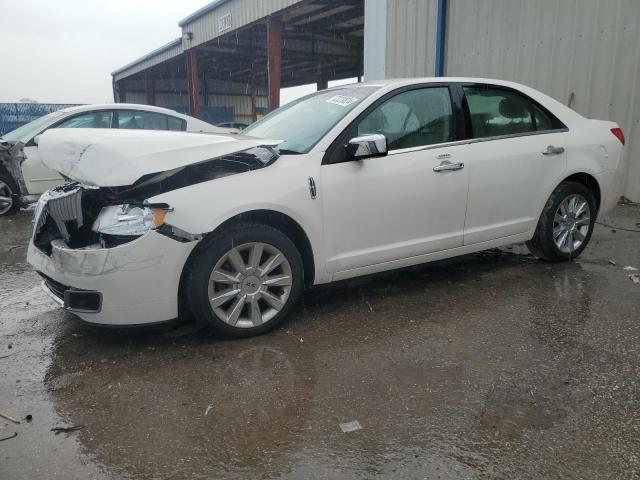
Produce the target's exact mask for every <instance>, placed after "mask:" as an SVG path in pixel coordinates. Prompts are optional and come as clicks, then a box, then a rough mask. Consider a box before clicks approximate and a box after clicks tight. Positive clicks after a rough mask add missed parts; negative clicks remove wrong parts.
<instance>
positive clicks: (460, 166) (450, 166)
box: [433, 162, 464, 172]
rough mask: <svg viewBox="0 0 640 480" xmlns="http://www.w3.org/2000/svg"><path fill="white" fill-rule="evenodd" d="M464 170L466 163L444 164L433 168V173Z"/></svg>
mask: <svg viewBox="0 0 640 480" xmlns="http://www.w3.org/2000/svg"><path fill="white" fill-rule="evenodd" d="M463 168H464V163H449V162H442V163H441V164H440V165H438V166H437V167H433V171H434V172H448V171H455V170H462V169H463Z"/></svg>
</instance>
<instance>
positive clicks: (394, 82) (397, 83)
mask: <svg viewBox="0 0 640 480" xmlns="http://www.w3.org/2000/svg"><path fill="white" fill-rule="evenodd" d="M421 83H486V84H491V85H502V86H505V87H513V88H517V89H522V88H528V87H527V86H526V85H521V84H519V83H515V82H509V81H507V80H499V79H496V78H478V77H415V78H387V79H384V80H369V81H366V82H360V83H351V84H345V85H339V86H335V87H331V88H330V89H329V90H333V89H335V90H339V89H341V88H345V87H349V88H350V87H360V86H362V87H389V88H397V87H404V86H408V85H414V84H421Z"/></svg>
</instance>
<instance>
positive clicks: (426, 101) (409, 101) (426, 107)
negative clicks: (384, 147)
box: [358, 87, 453, 150]
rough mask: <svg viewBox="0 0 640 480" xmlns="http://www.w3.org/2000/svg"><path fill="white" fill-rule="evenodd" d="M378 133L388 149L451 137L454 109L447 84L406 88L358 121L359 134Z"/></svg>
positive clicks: (435, 141) (428, 143) (415, 145)
mask: <svg viewBox="0 0 640 480" xmlns="http://www.w3.org/2000/svg"><path fill="white" fill-rule="evenodd" d="M371 133H381V134H383V135H384V136H385V137H387V142H388V145H389V150H400V149H403V148H411V147H422V146H427V145H434V144H438V143H445V142H450V141H452V140H453V110H452V106H451V97H450V95H449V89H448V88H447V87H429V88H420V89H417V90H409V91H406V92H403V93H400V94H398V95H395V96H394V97H392V98H390V99H389V100H387V101H385V102H384V103H382V104H381V105H379V106H378V107H376V108H375V109H374V110H372V111H371V113H369V114H368V115H367V116H366V117H365V118H364V119H362V120H361V121H360V123H359V124H358V135H366V134H371Z"/></svg>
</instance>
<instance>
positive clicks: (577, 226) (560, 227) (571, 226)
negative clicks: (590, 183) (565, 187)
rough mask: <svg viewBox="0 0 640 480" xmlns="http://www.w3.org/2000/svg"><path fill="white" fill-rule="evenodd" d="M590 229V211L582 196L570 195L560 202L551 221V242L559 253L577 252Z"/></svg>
mask: <svg viewBox="0 0 640 480" xmlns="http://www.w3.org/2000/svg"><path fill="white" fill-rule="evenodd" d="M590 228H591V209H590V208H589V203H588V202H587V200H586V199H585V198H584V197H583V196H582V195H579V194H572V195H569V196H568V197H566V198H565V199H564V200H562V202H560V205H558V209H557V210H556V214H555V216H554V219H553V241H554V243H555V244H556V247H558V249H559V250H560V251H561V252H563V253H568V254H572V253H573V252H575V251H576V250H578V249H579V248H580V247H581V246H582V244H583V243H584V241H585V240H586V238H587V235H588V233H589V229H590Z"/></svg>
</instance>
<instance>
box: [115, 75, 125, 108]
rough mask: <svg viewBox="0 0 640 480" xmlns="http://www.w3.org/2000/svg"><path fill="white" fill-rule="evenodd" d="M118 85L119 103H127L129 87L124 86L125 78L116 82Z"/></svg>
mask: <svg viewBox="0 0 640 480" xmlns="http://www.w3.org/2000/svg"><path fill="white" fill-rule="evenodd" d="M116 85H117V86H118V101H117V103H126V102H127V89H126V88H125V87H124V80H120V81H118V82H116Z"/></svg>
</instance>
